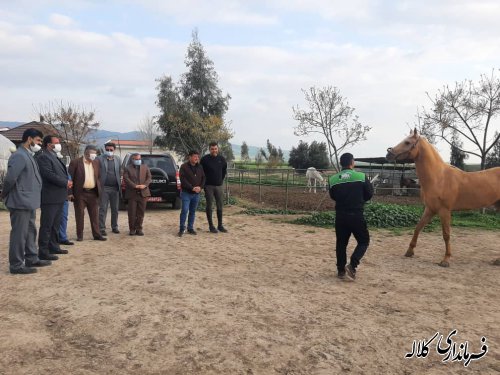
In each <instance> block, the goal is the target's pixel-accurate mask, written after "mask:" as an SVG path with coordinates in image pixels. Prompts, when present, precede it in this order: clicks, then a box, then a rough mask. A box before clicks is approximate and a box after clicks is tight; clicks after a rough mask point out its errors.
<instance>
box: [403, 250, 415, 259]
mask: <svg viewBox="0 0 500 375" xmlns="http://www.w3.org/2000/svg"><path fill="white" fill-rule="evenodd" d="M413 254H414V253H413V250H408V251H407V252H406V254H405V257H408V258H410V257H412V256H413Z"/></svg>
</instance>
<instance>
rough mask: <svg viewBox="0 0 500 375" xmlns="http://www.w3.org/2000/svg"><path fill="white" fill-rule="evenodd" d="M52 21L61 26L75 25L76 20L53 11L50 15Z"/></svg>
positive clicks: (53, 23)
mask: <svg viewBox="0 0 500 375" xmlns="http://www.w3.org/2000/svg"><path fill="white" fill-rule="evenodd" d="M49 20H50V23H51V24H52V25H54V26H56V27H57V26H59V27H71V26H75V21H74V20H73V19H72V18H71V17H68V16H65V15H63V14H57V13H53V14H51V16H50V19H49Z"/></svg>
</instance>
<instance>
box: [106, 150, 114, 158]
mask: <svg viewBox="0 0 500 375" xmlns="http://www.w3.org/2000/svg"><path fill="white" fill-rule="evenodd" d="M104 153H105V154H106V156H109V157H111V156H113V151H105V152H104Z"/></svg>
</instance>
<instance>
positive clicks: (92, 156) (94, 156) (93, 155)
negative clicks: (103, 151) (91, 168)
mask: <svg viewBox="0 0 500 375" xmlns="http://www.w3.org/2000/svg"><path fill="white" fill-rule="evenodd" d="M96 157H97V154H89V159H90V160H95V158H96Z"/></svg>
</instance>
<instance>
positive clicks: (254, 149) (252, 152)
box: [0, 121, 290, 161]
mask: <svg viewBox="0 0 500 375" xmlns="http://www.w3.org/2000/svg"><path fill="white" fill-rule="evenodd" d="M23 124H26V122H19V121H0V128H1V127H9V128H14V127H16V126H19V125H23ZM110 139H120V140H123V141H131V140H139V139H141V135H140V133H139V132H138V131H130V132H125V133H122V132H117V131H110V130H104V129H99V130H96V131H95V132H93V133H92V135H91V136H90V142H92V143H94V144H96V145H97V146H102V145H104V143H105V142H106V141H108V140H110ZM231 146H232V148H233V154H234V157H235V159H236V160H239V159H240V157H241V145H235V144H232V143H231ZM263 148H264V149H265V150H266V148H265V146H263ZM259 150H260V147H258V146H248V156H249V157H250V159H251V160H255V156H256V155H257V153H258V152H259ZM266 152H267V150H266ZM283 155H284V158H285V161H286V160H288V157H289V156H290V151H288V150H283Z"/></svg>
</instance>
